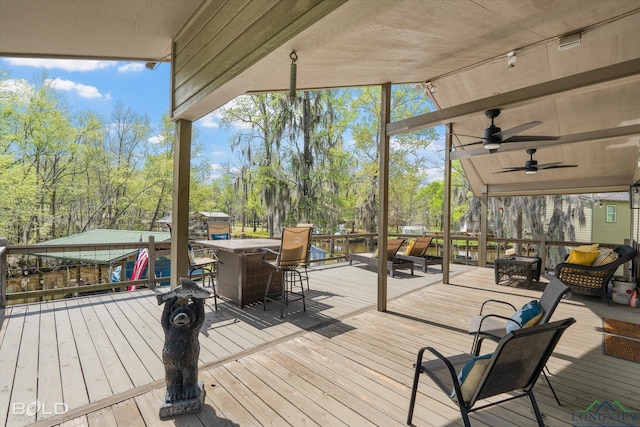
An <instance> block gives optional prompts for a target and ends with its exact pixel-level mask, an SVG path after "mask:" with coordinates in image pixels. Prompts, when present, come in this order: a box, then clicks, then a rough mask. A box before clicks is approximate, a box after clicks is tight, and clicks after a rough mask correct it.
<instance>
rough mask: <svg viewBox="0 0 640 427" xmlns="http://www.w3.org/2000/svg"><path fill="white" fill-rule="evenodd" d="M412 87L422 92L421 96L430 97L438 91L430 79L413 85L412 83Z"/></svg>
mask: <svg viewBox="0 0 640 427" xmlns="http://www.w3.org/2000/svg"><path fill="white" fill-rule="evenodd" d="M413 89H414V90H415V91H416V92H422V96H427V97H431V96H432V95H433V94H435V93H436V92H437V91H438V87H437V86H435V85H434V84H433V83H431V82H430V81H426V82H423V83H416V84H415V85H413Z"/></svg>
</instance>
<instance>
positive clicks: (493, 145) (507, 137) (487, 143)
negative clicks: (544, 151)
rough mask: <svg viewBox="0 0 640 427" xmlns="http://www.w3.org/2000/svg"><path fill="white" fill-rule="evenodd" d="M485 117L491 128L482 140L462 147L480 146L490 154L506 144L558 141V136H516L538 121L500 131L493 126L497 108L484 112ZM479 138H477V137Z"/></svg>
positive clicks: (487, 129) (497, 112) (486, 130)
mask: <svg viewBox="0 0 640 427" xmlns="http://www.w3.org/2000/svg"><path fill="white" fill-rule="evenodd" d="M484 114H485V116H487V117H488V118H489V119H491V126H489V127H488V128H486V129H485V130H484V133H483V136H482V140H481V141H477V142H472V143H470V144H464V145H462V146H463V147H467V146H470V145H477V144H482V146H483V147H484V148H486V149H487V150H489V151H490V152H492V153H495V152H496V150H498V148H500V146H501V145H502V144H504V143H508V142H524V141H553V140H556V139H559V137H558V136H547V135H542V136H540V135H539V136H534V135H518V134H519V133H520V132H524V131H525V130H527V129H531V128H532V127H534V126H538V125H540V124H542V122H540V121H533V122H529V123H525V124H522V125H520V126H516V127H514V128H511V129H506V130H504V131H503V130H502V129H500V128H499V127H498V126H496V125H495V124H494V119H495V118H496V117H498V116H499V115H500V109H499V108H492V109H491V110H487V111H485V112H484ZM478 138H479V137H478Z"/></svg>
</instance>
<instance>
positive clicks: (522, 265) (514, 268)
mask: <svg viewBox="0 0 640 427" xmlns="http://www.w3.org/2000/svg"><path fill="white" fill-rule="evenodd" d="M541 268H542V259H541V258H540V257H537V256H515V257H510V258H498V259H497V260H496V261H495V275H496V285H499V284H508V283H511V282H517V283H525V284H526V285H527V288H530V287H531V283H532V282H533V281H534V280H535V281H536V282H537V281H539V280H540V269H541Z"/></svg>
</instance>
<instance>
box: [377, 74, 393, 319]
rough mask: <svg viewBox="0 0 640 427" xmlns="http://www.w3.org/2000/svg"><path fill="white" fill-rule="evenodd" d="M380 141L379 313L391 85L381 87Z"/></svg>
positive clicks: (383, 290) (383, 297)
mask: <svg viewBox="0 0 640 427" xmlns="http://www.w3.org/2000/svg"><path fill="white" fill-rule="evenodd" d="M380 92H381V94H380V141H379V143H378V152H379V153H380V155H379V162H380V163H379V168H378V177H379V182H378V311H387V235H388V230H387V228H388V224H389V213H388V212H389V136H388V135H387V125H388V124H389V122H390V121H391V83H385V84H383V85H382V86H381V87H380Z"/></svg>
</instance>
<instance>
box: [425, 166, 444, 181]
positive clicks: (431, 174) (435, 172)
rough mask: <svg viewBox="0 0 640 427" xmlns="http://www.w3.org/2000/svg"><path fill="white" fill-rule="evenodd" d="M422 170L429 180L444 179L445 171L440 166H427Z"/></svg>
mask: <svg viewBox="0 0 640 427" xmlns="http://www.w3.org/2000/svg"><path fill="white" fill-rule="evenodd" d="M422 172H423V173H424V174H425V175H426V180H427V182H433V181H439V180H441V179H444V172H443V171H442V169H440V168H425V169H422Z"/></svg>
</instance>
